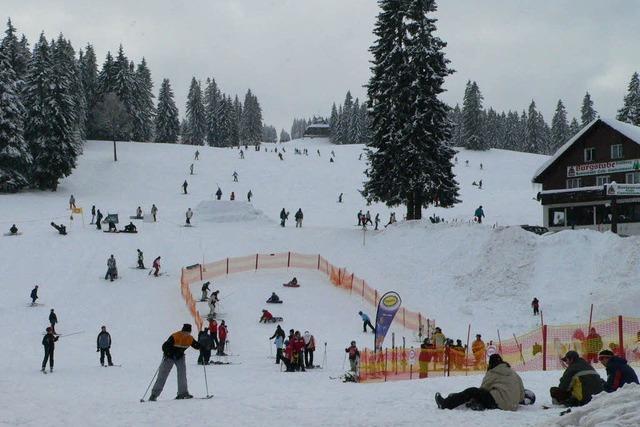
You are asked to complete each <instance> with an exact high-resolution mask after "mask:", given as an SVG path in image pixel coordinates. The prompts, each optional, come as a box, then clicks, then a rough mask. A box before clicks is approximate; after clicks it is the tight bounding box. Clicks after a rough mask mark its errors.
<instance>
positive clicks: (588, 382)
mask: <svg viewBox="0 0 640 427" xmlns="http://www.w3.org/2000/svg"><path fill="white" fill-rule="evenodd" d="M561 360H562V361H563V362H564V363H565V364H566V365H567V369H565V371H564V373H563V374H562V377H561V378H560V384H559V385H558V387H551V389H550V390H549V394H551V399H552V401H553V403H554V404H560V405H565V406H582V405H585V404H587V403H589V402H590V401H591V396H593V395H594V394H598V393H600V392H601V391H602V390H603V381H602V378H600V375H598V373H597V372H596V370H595V369H593V367H592V366H591V365H589V364H588V363H587V361H586V360H584V359H583V358H581V357H580V355H579V354H578V353H577V352H575V351H573V350H571V351H568V352H567V354H566V355H565V356H564V357H563V358H562V359H561Z"/></svg>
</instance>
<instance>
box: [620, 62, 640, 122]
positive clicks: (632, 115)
mask: <svg viewBox="0 0 640 427" xmlns="http://www.w3.org/2000/svg"><path fill="white" fill-rule="evenodd" d="M617 119H618V120H620V121H623V122H627V123H631V124H632V125H636V126H637V125H640V76H638V73H637V72H636V73H633V75H632V76H631V81H630V82H629V88H628V91H627V95H626V96H625V97H624V105H623V106H622V108H621V109H619V110H618V116H617Z"/></svg>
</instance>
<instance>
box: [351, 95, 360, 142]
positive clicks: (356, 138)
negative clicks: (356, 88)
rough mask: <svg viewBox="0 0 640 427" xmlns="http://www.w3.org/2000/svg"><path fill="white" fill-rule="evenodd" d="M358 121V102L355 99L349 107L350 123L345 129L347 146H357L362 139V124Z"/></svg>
mask: <svg viewBox="0 0 640 427" xmlns="http://www.w3.org/2000/svg"><path fill="white" fill-rule="evenodd" d="M360 119H361V116H360V100H359V99H358V98H356V100H355V102H354V103H353V105H352V107H351V122H350V124H349V128H348V129H347V131H348V134H347V142H348V143H349V144H358V143H359V142H360V140H361V139H362V123H361V121H360Z"/></svg>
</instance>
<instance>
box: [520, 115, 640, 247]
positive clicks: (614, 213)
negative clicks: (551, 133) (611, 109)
mask: <svg viewBox="0 0 640 427" xmlns="http://www.w3.org/2000/svg"><path fill="white" fill-rule="evenodd" d="M532 181H533V182H534V183H537V184H541V185H542V191H540V192H539V193H538V200H539V201H540V202H541V203H542V208H543V219H544V226H545V227H547V228H549V229H550V230H560V229H563V228H591V229H597V230H602V231H607V230H611V231H613V232H616V233H620V234H623V235H631V234H640V127H637V126H633V125H631V124H628V123H623V122H619V121H617V120H611V119H596V120H594V121H592V122H591V123H589V124H588V125H587V126H585V127H584V128H583V129H582V130H581V131H580V132H578V134H576V135H575V136H574V137H573V138H571V139H570V140H569V141H567V143H566V144H564V145H563V146H562V147H560V149H558V151H557V152H556V153H555V154H554V155H553V156H552V157H551V158H550V159H549V160H547V161H546V162H545V163H544V164H543V165H542V166H541V167H540V168H539V169H538V170H537V171H536V173H535V175H534V176H533V179H532Z"/></svg>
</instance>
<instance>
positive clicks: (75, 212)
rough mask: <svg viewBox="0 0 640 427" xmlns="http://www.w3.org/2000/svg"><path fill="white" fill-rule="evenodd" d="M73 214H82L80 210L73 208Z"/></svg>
mask: <svg viewBox="0 0 640 427" xmlns="http://www.w3.org/2000/svg"><path fill="white" fill-rule="evenodd" d="M73 213H74V214H81V213H82V208H73Z"/></svg>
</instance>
